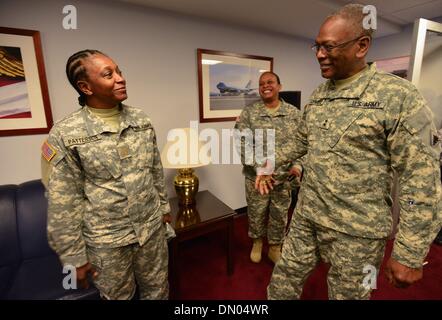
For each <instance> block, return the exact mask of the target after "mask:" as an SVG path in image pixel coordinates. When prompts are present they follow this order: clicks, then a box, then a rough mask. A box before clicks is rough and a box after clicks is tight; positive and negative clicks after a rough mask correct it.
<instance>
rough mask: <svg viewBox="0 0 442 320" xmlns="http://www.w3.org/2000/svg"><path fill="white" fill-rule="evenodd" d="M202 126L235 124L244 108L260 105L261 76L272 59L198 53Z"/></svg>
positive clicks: (202, 50) (202, 51)
mask: <svg viewBox="0 0 442 320" xmlns="http://www.w3.org/2000/svg"><path fill="white" fill-rule="evenodd" d="M197 57H198V87H199V110H200V122H217V121H234V120H235V119H236V118H237V117H238V116H239V115H240V113H241V111H242V110H243V108H244V107H245V106H248V105H251V104H253V103H255V102H257V101H260V99H261V98H260V96H259V92H258V87H259V86H258V81H259V76H260V75H261V73H263V72H265V71H273V58H270V57H262V56H255V55H248V54H238V53H231V52H224V51H215V50H207V49H198V50H197Z"/></svg>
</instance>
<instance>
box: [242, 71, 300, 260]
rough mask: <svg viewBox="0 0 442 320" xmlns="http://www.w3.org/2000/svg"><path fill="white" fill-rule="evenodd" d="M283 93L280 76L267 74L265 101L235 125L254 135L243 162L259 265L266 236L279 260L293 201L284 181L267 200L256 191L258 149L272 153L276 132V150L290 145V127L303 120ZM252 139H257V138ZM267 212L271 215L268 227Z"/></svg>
mask: <svg viewBox="0 0 442 320" xmlns="http://www.w3.org/2000/svg"><path fill="white" fill-rule="evenodd" d="M280 90H281V84H280V80H279V77H278V76H277V75H276V74H275V73H273V72H265V73H263V74H262V75H261V76H260V78H259V94H260V96H261V98H262V102H258V103H255V104H254V105H251V106H247V107H245V108H244V110H243V111H242V113H241V115H240V117H239V118H238V120H237V121H236V124H235V129H238V130H239V132H240V133H241V134H243V135H244V136H245V135H247V134H249V135H250V136H249V139H247V138H245V139H242V140H241V160H242V163H243V165H244V166H243V174H244V175H245V189H246V201H247V214H248V220H249V231H248V234H249V237H250V238H252V239H253V247H252V251H251V253H250V259H251V260H252V261H253V262H255V263H258V262H260V261H261V253H262V244H263V237H265V236H267V241H268V243H269V252H268V257H269V258H270V260H272V261H273V262H276V261H277V260H278V259H279V257H280V254H281V244H282V242H283V239H284V233H285V227H286V224H287V214H288V208H289V205H290V200H291V195H290V192H291V186H290V183H289V182H288V181H284V180H282V179H281V183H280V184H278V185H277V186H275V188H274V189H273V190H272V192H271V193H270V194H268V195H266V196H264V197H263V196H260V194H259V192H258V191H256V190H255V188H254V184H255V178H256V173H255V169H256V165H257V161H255V160H256V159H252V157H253V156H254V155H255V156H256V155H258V154H259V153H260V151H258V150H263V155H264V154H265V153H267V152H271V151H270V150H267V149H266V147H267V139H269V137H268V136H267V134H268V133H269V132H270V134H272V133H274V141H275V146H274V147H275V148H276V149H278V148H281V146H282V145H283V144H285V143H287V141H288V140H289V138H290V137H289V136H288V132H289V127H290V126H292V125H293V123H296V121H297V119H298V118H299V117H300V111H299V110H298V109H297V108H296V107H294V106H292V105H290V104H288V103H286V102H284V101H281V100H279V91H280ZM257 129H261V130H263V132H262V133H263V134H262V139H261V138H260V133H258V131H255V130H257ZM267 130H271V131H267ZM273 130H274V131H273ZM251 136H254V139H253V138H251ZM250 138H251V139H250ZM238 145H239V144H238ZM246 153H249V154H246ZM248 156H249V157H250V158H251V159H250V161H247V157H248ZM258 162H259V161H258ZM276 162H278V159H276ZM297 167H298V170H301V167H300V164H297ZM267 212H268V213H269V215H268V223H267V224H266V219H267V217H266V215H267Z"/></svg>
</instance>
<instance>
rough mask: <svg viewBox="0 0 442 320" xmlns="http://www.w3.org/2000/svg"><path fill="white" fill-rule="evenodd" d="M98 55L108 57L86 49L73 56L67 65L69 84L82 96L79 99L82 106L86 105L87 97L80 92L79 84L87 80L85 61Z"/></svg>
mask: <svg viewBox="0 0 442 320" xmlns="http://www.w3.org/2000/svg"><path fill="white" fill-rule="evenodd" d="M96 54H101V55H103V56H106V55H105V54H104V53H102V52H101V51H98V50H93V49H85V50H81V51H78V52H76V53H74V54H73V55H71V56H70V57H69V59H68V61H67V63H66V76H67V77H68V80H69V83H70V84H71V85H72V86H73V87H74V89H75V90H77V92H78V94H79V95H80V96H79V97H78V103H79V104H80V105H81V106H85V105H86V95H85V94H84V93H83V92H82V91H81V90H80V88H79V87H78V85H77V82H78V81H79V80H83V79H87V73H86V68H85V67H84V60H85V59H86V58H89V57H91V56H93V55H96Z"/></svg>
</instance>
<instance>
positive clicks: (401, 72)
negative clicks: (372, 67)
mask: <svg viewBox="0 0 442 320" xmlns="http://www.w3.org/2000/svg"><path fill="white" fill-rule="evenodd" d="M375 62H376V67H377V68H378V69H379V70H383V71H385V72H389V73H392V74H395V75H397V76H399V77H401V78H404V79H407V76H408V69H409V65H410V56H403V57H395V58H389V59H380V60H376V61H375Z"/></svg>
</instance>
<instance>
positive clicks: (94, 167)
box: [76, 140, 121, 180]
mask: <svg viewBox="0 0 442 320" xmlns="http://www.w3.org/2000/svg"><path fill="white" fill-rule="evenodd" d="M76 149H77V152H78V155H79V156H80V159H81V164H82V166H83V168H84V171H85V172H86V174H87V175H89V176H92V177H96V178H100V179H105V180H108V179H111V178H112V177H113V178H118V177H120V176H121V168H120V162H119V161H118V160H117V159H118V157H117V151H116V146H115V143H114V142H113V141H111V140H110V141H109V140H108V141H106V140H99V141H95V142H91V143H87V144H83V145H78V146H76Z"/></svg>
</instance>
